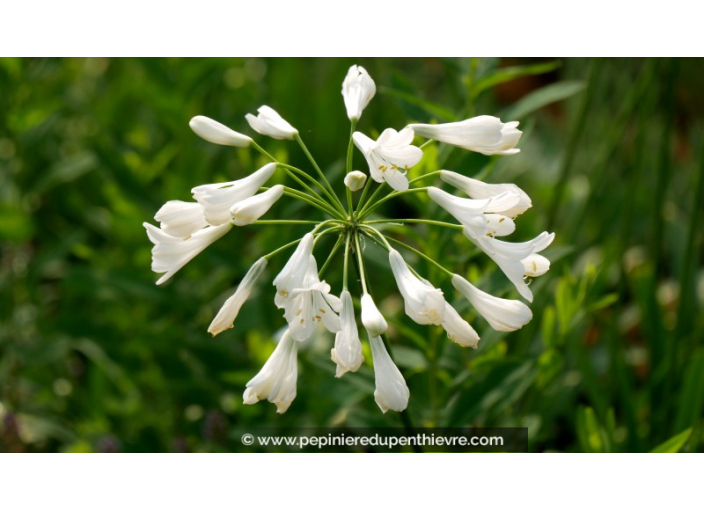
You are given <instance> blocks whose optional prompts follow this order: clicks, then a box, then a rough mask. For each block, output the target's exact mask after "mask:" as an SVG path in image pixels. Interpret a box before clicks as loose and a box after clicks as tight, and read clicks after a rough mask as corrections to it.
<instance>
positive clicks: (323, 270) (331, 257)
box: [318, 234, 345, 278]
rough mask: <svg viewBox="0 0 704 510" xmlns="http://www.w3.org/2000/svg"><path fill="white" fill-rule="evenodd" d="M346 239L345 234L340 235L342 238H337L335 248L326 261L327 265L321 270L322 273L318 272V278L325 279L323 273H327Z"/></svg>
mask: <svg viewBox="0 0 704 510" xmlns="http://www.w3.org/2000/svg"><path fill="white" fill-rule="evenodd" d="M344 238H345V236H344V235H343V234H340V237H338V238H337V242H336V243H335V246H333V247H332V250H331V251H330V254H329V255H328V258H327V259H326V260H325V263H324V264H323V267H321V268H320V271H318V278H322V277H323V273H325V270H326V269H327V268H328V266H329V265H330V262H332V259H333V258H334V257H335V255H336V254H337V251H338V250H339V249H340V246H342V240H343V239H344Z"/></svg>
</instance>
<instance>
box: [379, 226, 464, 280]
mask: <svg viewBox="0 0 704 510" xmlns="http://www.w3.org/2000/svg"><path fill="white" fill-rule="evenodd" d="M366 228H367V229H370V230H373V231H374V232H375V233H376V234H377V235H378V236H381V238H382V239H383V240H384V243H385V244H386V246H387V247H388V248H389V249H392V248H391V245H389V242H388V241H389V240H390V241H391V242H393V243H396V244H398V245H399V246H402V247H404V248H406V249H407V250H409V251H412V252H413V253H415V254H416V255H418V256H420V257H423V258H424V259H425V260H427V261H428V262H430V263H431V264H433V265H434V266H435V267H437V268H438V269H440V270H441V271H442V272H444V273H445V274H447V275H449V276H450V277H452V276H454V274H455V273H453V272H452V271H450V270H449V269H446V268H445V267H444V266H442V265H441V264H440V263H438V262H436V261H435V259H433V258H431V257H428V256H427V255H426V254H425V253H423V252H422V251H420V250H417V249H415V248H414V247H413V246H410V245H408V244H406V243H404V242H402V241H399V240H398V239H394V238H393V237H389V238H387V237H386V236H384V235H383V234H382V233H381V232H379V231H378V230H377V229H375V228H373V227H366Z"/></svg>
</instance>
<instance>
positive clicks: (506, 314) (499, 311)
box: [452, 274, 533, 331]
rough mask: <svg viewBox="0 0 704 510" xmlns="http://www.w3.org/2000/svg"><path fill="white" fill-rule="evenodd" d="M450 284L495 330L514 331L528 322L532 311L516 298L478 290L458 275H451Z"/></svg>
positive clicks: (531, 316)
mask: <svg viewBox="0 0 704 510" xmlns="http://www.w3.org/2000/svg"><path fill="white" fill-rule="evenodd" d="M452 285H453V286H454V287H455V288H456V289H457V290H458V291H459V292H460V293H461V294H462V295H463V296H464V297H466V298H467V299H468V300H469V302H470V303H471V305H472V306H473V307H474V308H475V309H476V310H477V312H478V313H479V315H481V316H482V317H484V319H486V321H487V322H488V323H489V325H490V326H491V327H492V328H494V329H495V330H496V331H516V330H517V329H521V328H522V327H523V326H525V325H526V324H528V323H529V322H530V320H531V319H532V318H533V312H531V311H530V308H528V306H527V305H526V304H525V303H523V302H521V301H518V300H513V299H502V298H498V297H495V296H492V295H491V294H487V293H486V292H484V291H481V290H479V289H478V288H476V287H475V286H474V285H472V284H471V283H469V282H468V281H467V280H465V279H464V278H462V277H461V276H460V275H457V274H456V275H454V276H453V277H452Z"/></svg>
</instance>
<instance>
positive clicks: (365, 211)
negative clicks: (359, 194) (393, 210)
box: [358, 186, 428, 220]
mask: <svg viewBox="0 0 704 510" xmlns="http://www.w3.org/2000/svg"><path fill="white" fill-rule="evenodd" d="M379 189H381V186H379ZM427 190H428V188H427V187H423V188H412V189H407V190H405V191H393V192H391V193H389V194H388V195H386V196H385V197H384V198H382V199H381V200H379V201H377V202H374V203H371V202H372V200H373V199H374V195H376V193H375V194H374V195H372V198H370V199H369V202H370V204H369V205H368V206H365V207H364V209H362V211H361V212H360V213H359V216H358V218H359V220H363V219H364V218H365V217H366V216H369V214H370V213H371V212H372V211H373V210H374V209H376V208H377V207H379V206H380V205H381V204H383V203H384V202H387V201H389V200H391V199H392V198H396V197H398V196H401V195H408V194H410V193H419V192H426V191H427ZM378 191H379V190H378V189H377V192H378Z"/></svg>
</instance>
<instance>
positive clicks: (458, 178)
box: [440, 170, 533, 218]
mask: <svg viewBox="0 0 704 510" xmlns="http://www.w3.org/2000/svg"><path fill="white" fill-rule="evenodd" d="M440 178H441V179H442V180H443V181H445V182H446V183H448V184H449V185H451V186H454V187H455V188H457V189H459V190H461V191H464V192H465V193H466V194H467V195H469V196H470V197H471V198H476V199H480V200H481V199H487V198H492V197H495V196H496V195H500V194H502V193H505V192H507V191H510V192H513V193H515V194H517V195H518V196H519V197H520V198H519V200H518V203H517V204H516V205H515V206H513V207H510V208H508V209H506V210H503V211H496V212H501V213H502V214H504V215H506V216H508V217H510V218H515V217H516V216H518V215H519V214H523V213H524V212H526V211H527V210H528V209H529V208H530V207H531V206H532V205H533V204H532V202H531V199H530V197H529V196H528V195H527V194H526V192H525V191H523V190H522V189H521V188H519V187H518V186H516V185H515V184H511V183H506V184H487V183H485V182H482V181H478V180H477V179H472V178H470V177H466V176H464V175H461V174H458V173H456V172H450V171H449V170H441V171H440Z"/></svg>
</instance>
